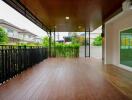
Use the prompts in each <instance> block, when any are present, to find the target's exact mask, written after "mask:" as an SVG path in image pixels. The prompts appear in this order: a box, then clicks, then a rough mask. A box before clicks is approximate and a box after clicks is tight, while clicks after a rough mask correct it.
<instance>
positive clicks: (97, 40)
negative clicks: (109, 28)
mask: <svg viewBox="0 0 132 100" xmlns="http://www.w3.org/2000/svg"><path fill="white" fill-rule="evenodd" d="M92 44H93V46H101V45H102V37H101V35H99V36H97V37H96V38H95V39H94V41H93V43H92Z"/></svg>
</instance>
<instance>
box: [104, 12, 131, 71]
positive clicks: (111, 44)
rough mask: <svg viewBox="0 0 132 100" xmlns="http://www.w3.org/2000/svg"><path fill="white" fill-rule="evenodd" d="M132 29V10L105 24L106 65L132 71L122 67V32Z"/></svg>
mask: <svg viewBox="0 0 132 100" xmlns="http://www.w3.org/2000/svg"><path fill="white" fill-rule="evenodd" d="M130 27H132V10H129V11H126V12H121V13H120V14H119V15H117V16H115V17H114V18H112V19H111V20H109V21H108V22H106V23H105V52H104V53H105V64H113V65H116V66H119V67H123V68H125V69H127V70H130V71H132V69H131V68H129V67H127V66H124V65H120V31H122V30H124V29H128V28H130Z"/></svg>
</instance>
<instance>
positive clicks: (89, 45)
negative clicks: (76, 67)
mask: <svg viewBox="0 0 132 100" xmlns="http://www.w3.org/2000/svg"><path fill="white" fill-rule="evenodd" d="M90 33H91V32H90V26H89V57H90Z"/></svg>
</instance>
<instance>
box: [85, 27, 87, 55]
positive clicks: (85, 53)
mask: <svg viewBox="0 0 132 100" xmlns="http://www.w3.org/2000/svg"><path fill="white" fill-rule="evenodd" d="M85 57H87V30H86V28H85Z"/></svg>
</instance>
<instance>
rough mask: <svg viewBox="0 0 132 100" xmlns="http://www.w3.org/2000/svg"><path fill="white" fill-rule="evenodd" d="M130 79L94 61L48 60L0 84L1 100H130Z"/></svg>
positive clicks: (131, 90)
mask: <svg viewBox="0 0 132 100" xmlns="http://www.w3.org/2000/svg"><path fill="white" fill-rule="evenodd" d="M131 80H132V74H131V73H130V72H127V71H124V70H121V69H119V68H116V67H114V66H112V65H108V66H104V65H103V64H102V63H101V62H100V61H98V60H95V59H88V58H87V59H85V58H75V59H70V58H66V59H65V58H50V59H47V60H44V61H43V62H41V63H40V64H38V65H36V66H34V67H33V68H31V69H28V70H27V71H25V72H23V73H22V74H21V75H19V76H17V77H16V78H14V79H12V80H10V81H8V82H7V83H5V84H4V85H1V86H0V100H129V99H128V97H127V96H129V97H131V95H132V89H131V88H132V81H131ZM120 90H121V91H120ZM126 95H127V96H126Z"/></svg>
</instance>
